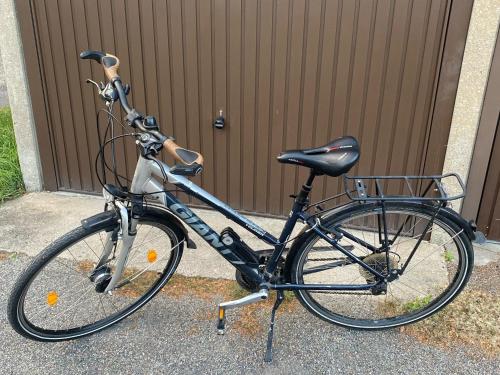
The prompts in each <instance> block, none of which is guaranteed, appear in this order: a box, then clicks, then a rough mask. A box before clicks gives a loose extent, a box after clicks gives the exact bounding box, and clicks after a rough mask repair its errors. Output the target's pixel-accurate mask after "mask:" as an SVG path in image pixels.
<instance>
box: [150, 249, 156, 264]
mask: <svg viewBox="0 0 500 375" xmlns="http://www.w3.org/2000/svg"><path fill="white" fill-rule="evenodd" d="M156 258H157V255H156V250H154V249H151V250H149V251H148V262H149V263H153V262H154V261H156Z"/></svg>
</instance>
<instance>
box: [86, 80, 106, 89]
mask: <svg viewBox="0 0 500 375" xmlns="http://www.w3.org/2000/svg"><path fill="white" fill-rule="evenodd" d="M87 83H92V84H93V85H94V86H95V87H97V90H99V91H101V90H102V89H103V87H101V86H100V85H99V84H98V83H97V82H96V81H92V80H91V79H89V78H87ZM101 84H102V82H101Z"/></svg>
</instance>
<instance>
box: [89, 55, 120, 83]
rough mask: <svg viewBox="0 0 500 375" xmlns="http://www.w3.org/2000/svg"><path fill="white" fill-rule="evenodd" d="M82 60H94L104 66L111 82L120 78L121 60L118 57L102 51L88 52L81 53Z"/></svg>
mask: <svg viewBox="0 0 500 375" xmlns="http://www.w3.org/2000/svg"><path fill="white" fill-rule="evenodd" d="M80 58H81V59H84V60H86V59H92V60H94V61H97V62H98V63H99V64H101V65H102V66H103V69H104V73H105V74H106V77H108V79H109V80H110V81H112V80H113V79H116V78H120V76H119V75H118V68H119V67H120V59H118V57H116V56H113V55H110V54H108V53H106V54H105V53H103V52H101V51H91V50H87V51H83V52H82V53H80Z"/></svg>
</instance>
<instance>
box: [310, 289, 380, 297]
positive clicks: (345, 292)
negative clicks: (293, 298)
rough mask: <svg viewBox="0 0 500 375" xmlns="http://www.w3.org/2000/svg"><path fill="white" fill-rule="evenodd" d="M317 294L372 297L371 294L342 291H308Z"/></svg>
mask: <svg viewBox="0 0 500 375" xmlns="http://www.w3.org/2000/svg"><path fill="white" fill-rule="evenodd" d="M311 292H313V293H319V294H350V295H356V296H365V295H366V296H372V295H373V294H372V293H367V292H348V291H342V290H310V291H309V293H311Z"/></svg>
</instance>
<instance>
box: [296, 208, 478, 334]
mask: <svg viewBox="0 0 500 375" xmlns="http://www.w3.org/2000/svg"><path fill="white" fill-rule="evenodd" d="M434 212H435V210H433V209H432V208H431V207H429V206H425V205H420V204H412V203H405V202H394V203H387V204H386V219H387V223H388V231H389V236H388V237H389V240H390V241H392V242H393V243H392V244H391V245H390V246H389V248H388V250H387V251H386V250H384V249H383V246H382V241H381V236H380V235H379V223H381V222H382V209H381V206H380V205H379V204H360V205H356V206H351V207H349V208H347V209H345V210H344V211H341V212H339V213H337V214H336V215H332V217H331V218H329V219H324V226H325V227H327V228H330V229H332V228H336V229H337V230H342V231H344V233H345V235H344V236H343V237H342V239H341V240H340V241H339V243H340V244H341V245H342V246H344V247H345V248H348V249H350V251H352V253H353V254H355V255H357V256H358V257H360V258H361V259H363V261H364V262H365V263H367V264H369V265H370V266H371V267H373V268H374V269H376V270H377V271H378V272H380V273H382V274H388V269H390V270H401V269H402V268H403V267H405V265H406V268H405V269H404V271H403V272H402V274H400V275H399V277H397V278H395V279H393V280H392V281H390V278H389V281H388V282H387V283H384V285H381V286H378V287H377V288H372V289H370V290H364V291H312V290H299V291H296V295H297V297H298V299H299V300H300V301H301V303H302V304H303V305H304V306H305V307H306V308H307V309H308V310H310V311H311V312H312V313H314V314H315V315H317V316H319V317H320V318H322V319H324V320H326V321H328V322H330V323H335V324H339V325H342V326H346V327H350V328H358V329H383V328H391V327H397V326H401V325H404V324H408V323H412V322H416V321H418V320H420V319H423V318H425V317H427V316H429V315H431V314H433V313H435V312H437V311H439V310H440V309H442V308H443V307H444V306H446V304H447V303H449V302H450V301H452V300H453V298H455V297H456V295H457V294H458V293H459V292H460V291H461V290H462V289H463V287H464V286H465V284H466V282H467V281H468V279H469V276H470V273H471V271H472V267H473V253H472V245H471V242H470V240H469V238H468V237H467V235H466V234H465V232H464V230H463V229H462V228H460V227H459V226H457V225H456V223H455V222H454V221H452V220H450V219H449V218H447V217H446V216H444V215H441V214H438V215H437V217H435V219H434V222H433V223H432V224H431V226H430V227H429V229H428V231H427V232H425V228H426V227H427V224H429V223H430V221H431V219H432V217H433V215H434ZM424 232H425V233H426V234H425V235H424V236H423V237H422V241H421V242H420V244H419V245H418V241H419V239H420V238H421V236H422V234H423V233H424ZM382 238H383V235H382ZM367 244H368V245H369V246H367ZM417 245H418V246H417ZM370 248H371V249H370ZM415 248H416V250H415V251H414V252H413V249H415ZM412 252H413V256H411V254H412ZM290 270H291V271H290V272H291V274H290V278H291V281H292V283H297V284H342V285H363V284H364V285H366V284H367V283H369V284H372V283H374V281H375V278H374V276H373V274H372V273H370V272H368V271H366V270H365V269H364V268H362V267H361V266H359V265H358V264H356V263H354V262H352V261H351V260H350V258H348V257H347V256H345V255H344V254H343V253H341V252H340V251H338V250H336V249H335V248H333V247H332V246H330V244H328V242H326V241H324V240H323V239H321V238H320V237H318V236H317V235H316V234H314V233H313V232H312V233H311V234H310V235H309V236H308V237H307V238H306V239H305V240H304V241H303V242H302V245H301V246H300V248H299V249H298V250H297V252H296V253H295V256H294V259H293V261H292V265H291V268H290Z"/></svg>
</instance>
